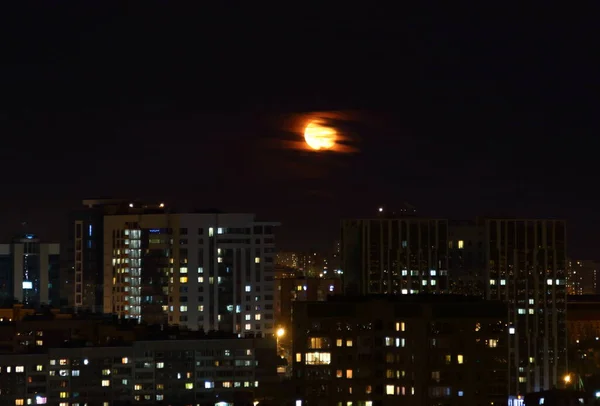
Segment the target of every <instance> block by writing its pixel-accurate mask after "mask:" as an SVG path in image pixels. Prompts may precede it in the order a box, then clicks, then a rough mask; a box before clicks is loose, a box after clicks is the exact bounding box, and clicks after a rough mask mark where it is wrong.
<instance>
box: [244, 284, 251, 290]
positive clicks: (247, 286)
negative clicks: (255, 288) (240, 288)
mask: <svg viewBox="0 0 600 406" xmlns="http://www.w3.org/2000/svg"><path fill="white" fill-rule="evenodd" d="M244 290H245V291H246V292H251V291H252V286H250V285H246V287H245V288H244Z"/></svg>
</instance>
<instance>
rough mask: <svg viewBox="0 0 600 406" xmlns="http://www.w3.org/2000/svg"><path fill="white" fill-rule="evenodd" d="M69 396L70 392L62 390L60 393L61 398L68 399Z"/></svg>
mask: <svg viewBox="0 0 600 406" xmlns="http://www.w3.org/2000/svg"><path fill="white" fill-rule="evenodd" d="M68 397H69V392H61V393H60V398H61V399H66V398H68Z"/></svg>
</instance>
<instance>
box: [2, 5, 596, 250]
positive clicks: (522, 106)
mask: <svg viewBox="0 0 600 406" xmlns="http://www.w3.org/2000/svg"><path fill="white" fill-rule="evenodd" d="M23 3H25V2H22V3H21V2H19V4H23ZM107 3H108V4H107ZM113 3H114V4H116V3H118V4H119V5H113ZM183 3H186V5H185V6H183V5H181V4H183ZM188 3H193V2H181V3H178V4H175V2H167V1H161V2H152V1H147V2H135V3H133V2H131V3H128V2H79V4H78V5H77V3H75V2H58V1H46V2H38V3H28V5H29V7H25V6H23V7H22V8H20V9H17V7H20V6H16V5H13V6H10V7H13V8H10V9H8V8H5V9H4V10H3V11H2V12H0V15H2V16H3V17H2V18H3V19H5V21H2V24H0V27H2V28H0V34H1V37H2V42H1V45H0V47H1V51H2V53H1V57H0V135H1V136H0V170H1V171H2V174H3V177H2V179H3V183H4V185H3V187H2V194H1V198H0V227H1V229H0V234H2V235H3V236H4V235H10V234H12V233H13V232H14V230H15V229H18V227H19V223H20V222H21V221H28V222H29V227H30V229H31V231H36V232H38V233H39V234H41V236H42V237H46V238H48V239H53V238H59V237H60V236H62V235H64V229H65V227H66V222H65V216H66V213H67V211H68V209H69V208H73V207H77V206H78V203H79V201H80V200H82V199H83V198H89V197H100V196H102V197H126V198H130V197H131V198H132V197H138V198H157V199H164V200H165V201H167V202H171V203H177V204H178V205H180V206H182V207H187V206H197V207H219V208H221V209H223V210H232V211H252V212H257V213H259V215H260V216H261V217H262V218H263V219H268V220H279V221H281V222H282V223H283V224H284V226H283V227H282V230H281V232H280V237H281V239H280V241H281V246H282V248H285V249H293V248H296V247H298V248H302V249H304V248H308V247H317V248H329V247H330V246H331V244H332V241H333V239H335V238H336V237H337V234H338V227H339V219H340V218H342V217H352V216H363V215H366V214H367V213H369V212H372V211H373V210H374V208H375V207H376V206H377V205H379V204H382V203H384V204H386V205H387V206H389V207H393V206H395V205H399V204H401V203H402V202H404V201H408V202H410V203H412V204H413V205H415V206H417V208H418V209H419V211H420V212H421V213H423V214H425V215H432V216H437V217H452V218H474V217H475V216H477V215H488V214H491V215H494V214H503V215H514V216H531V217H545V216H550V217H561V218H566V219H567V220H568V221H569V233H570V236H569V250H570V252H571V253H572V255H573V256H576V257H579V258H581V257H584V258H599V257H600V255H598V252H597V245H598V230H600V214H599V213H598V207H600V194H599V193H598V191H597V190H596V189H597V187H598V186H597V185H598V182H597V178H598V175H599V171H598V163H597V155H598V154H597V150H598V147H597V146H598V143H597V141H596V138H597V136H598V129H599V125H598V118H597V117H598V107H599V103H598V94H599V90H600V88H599V86H598V85H599V75H598V72H599V69H598V68H599V66H598V56H597V53H598V52H597V49H598V47H597V41H598V39H599V36H598V34H599V32H598V24H597V23H596V21H595V18H594V16H595V15H596V13H595V12H594V11H595V10H583V9H579V10H575V8H573V9H572V10H559V9H549V8H538V9H535V10H525V9H519V10H516V9H515V10H511V9H508V8H504V9H491V8H490V9H483V8H480V9H477V8H472V7H471V8H468V9H458V8H456V6H454V5H450V4H448V6H447V7H448V8H437V9H431V10H427V11H425V10H410V9H404V10H400V9H398V8H397V7H396V8H394V9H386V8H385V7H381V5H380V7H375V5H373V6H370V5H369V4H368V2H367V3H365V2H360V3H359V4H360V7H356V8H353V7H355V6H345V8H333V7H330V8H328V7H325V6H323V5H322V4H321V5H319V6H318V7H316V8H314V7H312V6H311V5H310V2H309V3H302V6H297V5H296V6H294V5H292V4H291V3H286V2H281V6H280V8H279V9H274V8H261V6H260V5H256V4H255V3H256V2H253V3H251V5H250V6H247V8H236V7H233V6H222V7H219V6H215V5H212V6H210V7H206V6H200V5H198V6H190V5H188ZM195 3H197V4H203V3H205V2H195ZM215 3H220V2H215ZM269 3H270V2H269ZM372 3H375V2H372ZM32 4H35V6H33V5H32ZM315 4H316V3H315ZM142 5H143V6H142ZM3 7H7V6H3ZM450 7H452V8H450ZM328 110H339V111H350V113H346V115H345V117H346V118H347V119H348V121H347V122H345V123H343V128H345V129H346V130H347V132H348V134H350V138H351V142H352V143H353V144H354V145H355V147H356V148H357V149H359V152H357V153H354V154H336V153H327V154H315V153H308V152H306V151H298V150H289V149H284V148H281V144H282V141H284V140H288V141H289V140H300V138H299V136H298V135H297V134H293V133H290V132H289V131H288V130H289V129H287V128H284V126H283V125H282V122H285V121H286V120H288V119H291V120H292V121H293V120H294V117H297V116H298V115H301V114H304V113H308V112H313V111H328Z"/></svg>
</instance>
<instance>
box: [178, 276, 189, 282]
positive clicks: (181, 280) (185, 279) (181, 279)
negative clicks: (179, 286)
mask: <svg viewBox="0 0 600 406" xmlns="http://www.w3.org/2000/svg"><path fill="white" fill-rule="evenodd" d="M187 281H188V277H187V276H180V277H179V282H180V283H187Z"/></svg>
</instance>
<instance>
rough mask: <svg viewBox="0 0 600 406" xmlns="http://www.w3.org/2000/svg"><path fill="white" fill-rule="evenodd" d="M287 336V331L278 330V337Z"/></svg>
mask: <svg viewBox="0 0 600 406" xmlns="http://www.w3.org/2000/svg"><path fill="white" fill-rule="evenodd" d="M284 335H285V329H284V328H283V327H281V328H278V329H277V337H279V338H281V337H283V336H284Z"/></svg>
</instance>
